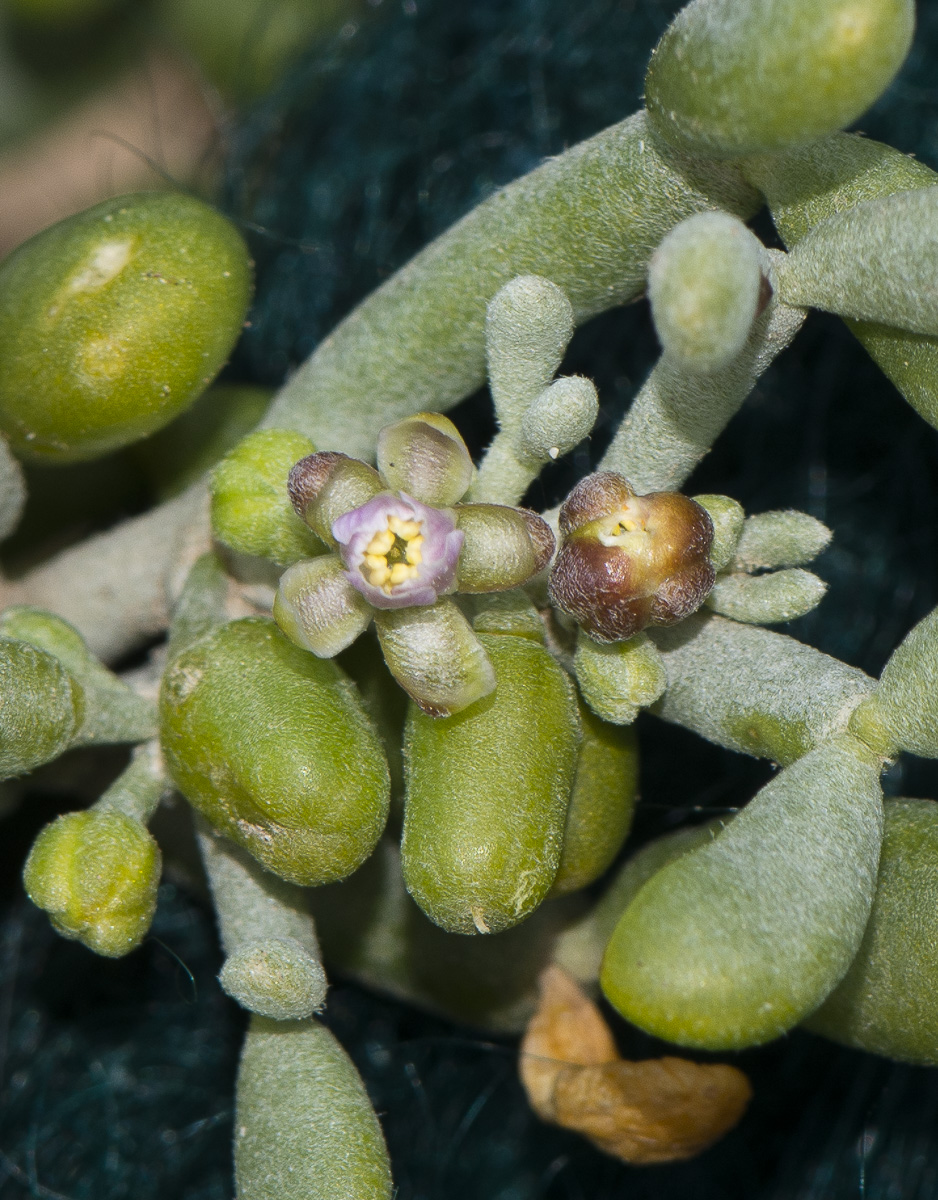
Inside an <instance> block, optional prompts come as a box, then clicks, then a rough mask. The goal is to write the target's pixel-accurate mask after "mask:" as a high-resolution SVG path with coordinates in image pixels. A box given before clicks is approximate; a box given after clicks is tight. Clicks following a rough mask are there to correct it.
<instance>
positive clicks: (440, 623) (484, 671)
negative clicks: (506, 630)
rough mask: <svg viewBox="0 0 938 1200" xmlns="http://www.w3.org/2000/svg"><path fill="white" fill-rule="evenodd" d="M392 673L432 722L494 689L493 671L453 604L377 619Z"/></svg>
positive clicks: (383, 614)
mask: <svg viewBox="0 0 938 1200" xmlns="http://www.w3.org/2000/svg"><path fill="white" fill-rule="evenodd" d="M375 627H376V628H377V630H378V637H379V638H380V640H381V649H382V650H383V651H384V658H385V661H386V662H387V664H388V669H389V670H390V672H391V674H392V675H393V676H394V678H395V679H396V680H397V682H398V683H399V684H400V685H401V687H402V688H403V689H404V691H405V692H407V694H408V695H409V696H410V697H411V698H412V699H413V700H414V701H415V702H416V703H417V704H418V705H419V706H420V708H422V709H423V711H424V712H425V713H428V714H429V715H430V716H431V717H447V716H449V715H450V714H451V713H455V712H459V711H460V710H461V709H464V708H466V707H468V705H470V704H472V703H474V702H475V701H476V700H481V698H482V697H483V696H487V695H488V694H489V692H491V691H494V689H495V672H494V670H493V669H492V664H491V663H490V662H489V658H488V655H487V654H486V653H485V651H484V650H483V649H482V646H481V645H480V643H479V641H478V639H477V638H476V636H475V634H474V633H473V632H472V628H471V626H470V625H469V622H468V621H467V620H466V618H465V617H464V616H463V615H462V613H461V612H460V611H459V609H458V608H457V607H456V605H455V603H454V602H453V601H452V600H446V599H444V600H439V601H437V603H436V604H434V605H432V606H430V607H427V608H406V609H401V610H400V611H399V612H379V613H376V614H375Z"/></svg>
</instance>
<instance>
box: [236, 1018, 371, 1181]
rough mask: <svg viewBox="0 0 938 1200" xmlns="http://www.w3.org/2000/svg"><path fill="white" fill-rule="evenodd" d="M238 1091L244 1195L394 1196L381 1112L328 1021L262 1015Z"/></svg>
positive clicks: (253, 1027)
mask: <svg viewBox="0 0 938 1200" xmlns="http://www.w3.org/2000/svg"><path fill="white" fill-rule="evenodd" d="M237 1097H238V1108H237V1112H236V1114H235V1135H234V1156H235V1180H236V1184H237V1193H238V1197H239V1200H391V1196H392V1191H393V1188H392V1183H391V1168H390V1164H389V1163H388V1153H387V1150H386V1148H385V1145H384V1138H383V1137H382V1134H381V1126H380V1125H379V1124H378V1118H377V1117H376V1116H375V1113H374V1109H373V1108H372V1107H371V1104H370V1103H369V1100H368V1093H367V1092H366V1091H365V1087H364V1085H363V1083H362V1081H361V1079H360V1078H359V1075H358V1072H357V1071H356V1070H355V1067H354V1066H353V1064H352V1061H351V1059H350V1058H349V1057H348V1055H347V1054H346V1053H345V1051H344V1050H343V1049H342V1047H341V1046H340V1045H339V1043H338V1042H337V1041H336V1039H335V1038H334V1037H333V1035H332V1034H331V1033H330V1032H329V1030H328V1029H327V1028H326V1027H325V1026H324V1025H320V1024H319V1022H318V1021H316V1020H315V1019H310V1020H307V1021H271V1020H268V1019H267V1018H265V1017H253V1018H252V1020H251V1024H250V1027H249V1029H248V1036H247V1040H246V1042H245V1045H244V1052H243V1054H242V1055H241V1065H240V1067H239V1069H238V1084H237Z"/></svg>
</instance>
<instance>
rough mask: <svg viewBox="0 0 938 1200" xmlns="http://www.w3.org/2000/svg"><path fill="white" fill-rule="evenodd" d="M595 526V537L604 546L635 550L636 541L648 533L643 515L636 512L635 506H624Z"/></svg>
mask: <svg viewBox="0 0 938 1200" xmlns="http://www.w3.org/2000/svg"><path fill="white" fill-rule="evenodd" d="M597 524H598V525H599V529H598V530H597V531H596V532H597V536H598V537H599V540H600V542H602V544H603V545H604V546H628V547H630V548H635V547H636V543H637V541H638V539H640V538H642V535H645V534H647V532H648V531H647V530H646V528H645V521H644V518H643V515H642V514H641V513H640V512H638V511H637V508H636V506H633V505H629V504H624V505H623V506H622V508H621V509H620V510H619V511H618V512H617V513H614V514H613V515H612V516H609V517H604V518H602V519H601V520H600V521H598V522H597ZM636 535H638V537H636Z"/></svg>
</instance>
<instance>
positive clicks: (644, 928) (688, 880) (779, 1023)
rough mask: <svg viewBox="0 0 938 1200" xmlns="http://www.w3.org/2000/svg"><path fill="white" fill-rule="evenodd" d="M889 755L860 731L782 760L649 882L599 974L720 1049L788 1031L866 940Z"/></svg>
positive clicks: (657, 1015)
mask: <svg viewBox="0 0 938 1200" xmlns="http://www.w3.org/2000/svg"><path fill="white" fill-rule="evenodd" d="M879 771H880V761H879V760H878V759H876V758H874V756H873V755H871V754H870V753H869V751H868V750H866V748H865V747H862V746H861V745H860V743H859V742H857V741H855V740H854V739H853V738H850V737H842V738H839V739H837V740H836V741H832V742H829V743H828V744H827V745H825V746H822V747H820V748H819V749H817V750H814V751H812V752H811V753H809V754H807V755H805V757H804V758H802V759H800V760H799V761H798V762H796V763H794V764H793V765H792V766H790V767H786V768H785V770H783V771H782V772H780V773H779V774H778V775H777V776H776V777H775V778H774V779H773V780H771V782H770V783H768V784H767V785H766V786H765V787H764V788H762V790H761V791H760V792H759V793H758V795H757V796H756V797H755V798H754V799H753V800H752V801H751V802H750V803H749V804H748V805H747V806H746V808H744V809H743V810H742V812H740V813H739V815H738V816H736V817H735V818H734V820H733V821H732V822H731V823H730V824H729V825H728V826H727V827H726V829H725V830H724V831H723V832H722V833H721V834H719V836H717V837H716V838H715V839H714V840H713V841H712V842H710V843H709V844H707V845H704V846H703V847H701V848H699V849H697V850H694V851H692V852H691V853H688V854H685V855H684V856H683V857H681V858H679V859H677V861H675V862H672V863H670V864H669V865H668V866H666V867H664V868H663V869H662V870H661V871H659V872H658V873H657V874H656V875H654V876H653V877H652V878H651V879H650V880H649V881H648V882H647V883H646V884H645V885H644V886H643V887H642V888H641V890H640V891H639V892H638V894H637V895H636V896H635V899H634V900H633V901H632V903H631V904H630V905H629V906H628V908H627V909H626V911H625V912H624V914H623V915H622V918H621V919H620V921H619V924H618V925H617V926H616V930H615V933H614V934H613V936H612V940H611V941H610V943H609V947H608V949H607V951H606V956H605V959H604V961H603V969H602V976H601V984H602V988H603V991H604V992H605V994H606V996H607V997H608V999H609V1000H610V1001H611V1003H612V1004H613V1005H614V1006H615V1007H616V1008H617V1009H618V1010H619V1012H621V1013H622V1014H623V1016H625V1017H626V1018H627V1019H628V1020H630V1021H632V1022H633V1023H634V1024H636V1025H638V1026H639V1027H640V1028H642V1029H645V1030H646V1031H647V1032H649V1033H653V1034H654V1035H655V1036H657V1037H662V1038H665V1039H666V1040H668V1041H672V1042H677V1043H679V1044H681V1045H689V1046H698V1047H701V1048H706V1049H711V1050H716V1049H727V1048H735V1047H741V1046H749V1045H754V1044H758V1043H760V1042H765V1041H768V1040H770V1039H771V1038H774V1037H778V1036H779V1035H780V1034H782V1033H784V1032H785V1031H786V1030H788V1029H790V1028H791V1027H792V1026H793V1025H795V1024H796V1023H797V1022H798V1021H800V1020H802V1019H803V1018H804V1017H805V1016H806V1015H807V1014H808V1013H809V1012H811V1011H812V1010H813V1009H815V1008H816V1007H817V1006H818V1005H819V1004H820V1003H821V1001H822V1000H823V999H824V998H825V997H826V996H827V995H828V994H829V993H830V992H831V991H832V989H833V988H834V986H835V985H836V984H837V983H838V982H839V980H840V979H841V978H842V977H843V975H844V973H845V972H846V970H847V967H848V966H849V965H850V962H851V960H852V959H853V957H854V955H855V954H856V952H857V949H858V947H859V944H860V939H861V938H862V936H863V930H864V927H865V925H866V922H867V918H868V916H869V912H870V906H871V904H872V900H873V891H874V888H875V884H876V869H877V863H878V861H879V850H880V841H881V835H882V804H881V799H882V793H881V791H880V787H879Z"/></svg>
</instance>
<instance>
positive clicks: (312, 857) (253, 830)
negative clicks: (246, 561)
mask: <svg viewBox="0 0 938 1200" xmlns="http://www.w3.org/2000/svg"><path fill="white" fill-rule="evenodd" d="M160 713H161V722H162V740H163V750H164V754H165V756H166V764H167V768H168V770H169V772H170V774H171V775H172V777H173V780H174V781H175V783H176V786H177V787H178V788H179V790H180V791H181V792H182V793H183V795H185V796H186V798H187V799H188V800H189V801H190V803H191V804H192V805H193V806H194V807H195V808H197V809H198V810H199V811H200V812H201V813H202V814H203V816H205V817H206V818H207V819H208V820H209V821H210V822H211V823H212V824H213V825H214V826H215V827H216V828H217V829H219V830H220V831H221V832H222V833H225V834H226V835H227V836H228V837H230V838H231V839H232V840H233V841H235V842H237V843H238V844H239V845H240V846H243V847H244V849H246V850H247V851H249V852H250V853H251V854H253V855H254V857H255V858H256V859H257V860H258V861H259V862H261V863H263V865H264V866H265V867H267V869H268V870H270V871H273V872H274V873H275V874H277V875H280V876H281V877H282V878H284V879H290V880H292V881H294V882H295V883H301V884H307V885H312V884H319V883H325V882H327V881H329V880H334V879H342V878H343V877H344V876H346V875H348V874H349V873H350V872H352V871H354V870H355V868H356V867H358V866H359V865H360V864H361V863H362V862H364V860H365V859H366V858H367V857H368V855H369V854H370V853H371V851H372V849H373V848H374V845H375V843H376V842H377V840H378V838H379V836H380V834H381V830H382V829H383V828H384V824H385V821H386V819H387V814H388V792H389V784H388V768H387V763H386V762H385V758H384V753H383V751H382V749H381V743H380V741H379V739H378V736H377V734H376V733H375V731H374V729H373V728H372V726H371V723H370V722H369V720H368V718H367V717H366V715H365V712H364V709H363V708H362V705H361V701H360V700H359V698H358V695H357V693H356V692H355V689H354V686H353V685H352V684H351V683H350V682H349V681H348V679H347V678H346V676H345V675H344V674H343V673H342V671H341V670H340V669H339V667H338V666H336V664H335V663H334V662H331V661H328V660H324V659H319V658H316V657H314V656H313V655H312V654H308V653H307V652H306V651H304V650H300V649H299V648H298V647H296V646H294V645H293V644H292V642H290V641H288V640H287V638H286V637H284V635H283V634H282V633H281V632H280V630H279V629H278V628H277V626H276V625H275V624H274V622H273V621H270V620H267V619H265V618H260V617H249V618H246V619H244V620H241V621H233V622H231V623H230V624H228V625H225V626H223V627H222V628H221V629H219V630H217V631H216V632H214V633H212V634H210V635H209V636H208V637H206V638H204V639H203V640H202V641H200V642H197V643H196V644H195V645H193V646H191V647H190V648H189V649H188V650H185V651H183V653H182V654H180V655H179V656H178V657H177V658H176V659H175V660H174V661H173V662H172V663H171V665H170V667H169V669H168V671H167V673H166V675H165V676H164V679H163V690H162V695H161V698H160Z"/></svg>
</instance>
